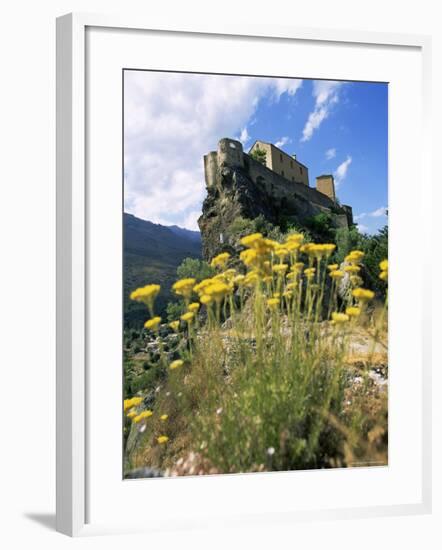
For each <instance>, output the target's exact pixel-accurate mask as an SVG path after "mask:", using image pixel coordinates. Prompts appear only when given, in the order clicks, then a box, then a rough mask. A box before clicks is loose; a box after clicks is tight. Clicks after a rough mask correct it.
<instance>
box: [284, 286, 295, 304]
mask: <svg viewBox="0 0 442 550" xmlns="http://www.w3.org/2000/svg"><path fill="white" fill-rule="evenodd" d="M287 286H288V285H287ZM283 296H284V298H287V300H290V299H291V298H293V292H292V291H291V290H286V291H285V292H284V293H283Z"/></svg>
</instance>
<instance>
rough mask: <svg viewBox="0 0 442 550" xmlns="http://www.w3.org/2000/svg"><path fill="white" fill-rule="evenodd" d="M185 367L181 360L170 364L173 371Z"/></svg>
mask: <svg viewBox="0 0 442 550" xmlns="http://www.w3.org/2000/svg"><path fill="white" fill-rule="evenodd" d="M183 365H184V361H181V359H176V360H175V361H172V363H170V365H169V368H170V369H172V370H175V369H179V368H180V367H182V366H183Z"/></svg>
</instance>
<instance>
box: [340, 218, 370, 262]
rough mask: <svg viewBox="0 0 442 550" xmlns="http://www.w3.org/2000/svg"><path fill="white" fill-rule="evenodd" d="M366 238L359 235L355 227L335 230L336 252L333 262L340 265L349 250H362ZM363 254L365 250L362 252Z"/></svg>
mask: <svg viewBox="0 0 442 550" xmlns="http://www.w3.org/2000/svg"><path fill="white" fill-rule="evenodd" d="M365 240H366V236H365V235H362V234H361V233H359V231H358V230H357V228H356V226H352V227H350V229H347V228H346V227H340V228H339V229H337V230H336V236H335V242H336V252H335V257H334V260H335V261H336V262H337V263H338V264H340V263H341V262H343V261H344V258H345V256H347V254H348V253H349V252H350V251H351V250H363V249H364V246H365V245H364V243H365ZM363 251H364V252H365V250H363Z"/></svg>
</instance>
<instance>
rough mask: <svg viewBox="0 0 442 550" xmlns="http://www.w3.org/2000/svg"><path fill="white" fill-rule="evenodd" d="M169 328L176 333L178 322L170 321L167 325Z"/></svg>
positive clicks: (178, 326)
mask: <svg viewBox="0 0 442 550" xmlns="http://www.w3.org/2000/svg"><path fill="white" fill-rule="evenodd" d="M169 327H170V328H171V329H172V330H174V331H175V332H176V331H177V330H178V329H179V328H180V322H179V321H172V322H171V323H169Z"/></svg>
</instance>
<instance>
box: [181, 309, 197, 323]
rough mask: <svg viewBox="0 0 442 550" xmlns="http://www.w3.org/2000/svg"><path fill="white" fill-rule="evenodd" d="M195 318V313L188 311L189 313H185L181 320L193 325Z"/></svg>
mask: <svg viewBox="0 0 442 550" xmlns="http://www.w3.org/2000/svg"><path fill="white" fill-rule="evenodd" d="M194 317H195V313H194V312H193V311H188V312H187V313H184V315H181V317H180V319H181V321H185V322H186V323H191V322H192V321H193V319H194Z"/></svg>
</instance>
